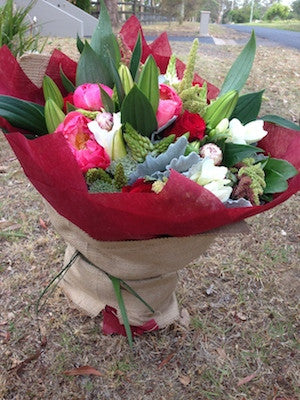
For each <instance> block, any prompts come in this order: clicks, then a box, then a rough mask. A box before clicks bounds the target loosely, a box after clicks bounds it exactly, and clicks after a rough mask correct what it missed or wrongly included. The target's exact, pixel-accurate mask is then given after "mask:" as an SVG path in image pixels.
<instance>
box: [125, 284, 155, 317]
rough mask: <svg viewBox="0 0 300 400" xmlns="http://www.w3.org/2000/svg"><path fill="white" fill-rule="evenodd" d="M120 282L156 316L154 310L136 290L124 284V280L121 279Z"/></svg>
mask: <svg viewBox="0 0 300 400" xmlns="http://www.w3.org/2000/svg"><path fill="white" fill-rule="evenodd" d="M120 282H121V284H122V286H124V288H125V289H127V290H128V292H129V293H131V294H132V295H133V296H135V297H136V298H137V299H139V300H140V301H141V302H142V303H143V304H144V305H145V306H146V307H147V308H148V309H149V310H150V311H151V312H152V313H153V314H154V312H155V311H154V310H153V308H152V307H151V306H150V305H149V304H148V303H147V302H146V301H145V300H144V299H143V298H142V297H141V296H140V295H139V294H138V293H137V292H136V291H135V290H134V289H132V287H131V286H129V285H128V284H127V283H126V282H124V281H123V279H120Z"/></svg>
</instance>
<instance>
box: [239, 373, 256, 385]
mask: <svg viewBox="0 0 300 400" xmlns="http://www.w3.org/2000/svg"><path fill="white" fill-rule="evenodd" d="M254 378H256V373H255V372H254V373H253V374H251V375H248V376H246V377H245V378H242V379H240V380H239V381H238V384H237V386H238V387H240V386H242V385H245V383H248V382H251V381H252V379H254Z"/></svg>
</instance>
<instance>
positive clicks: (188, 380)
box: [179, 375, 191, 386]
mask: <svg viewBox="0 0 300 400" xmlns="http://www.w3.org/2000/svg"><path fill="white" fill-rule="evenodd" d="M179 381H180V382H181V383H182V384H183V386H187V385H189V384H190V383H191V378H190V377H189V376H188V375H181V376H180V377H179Z"/></svg>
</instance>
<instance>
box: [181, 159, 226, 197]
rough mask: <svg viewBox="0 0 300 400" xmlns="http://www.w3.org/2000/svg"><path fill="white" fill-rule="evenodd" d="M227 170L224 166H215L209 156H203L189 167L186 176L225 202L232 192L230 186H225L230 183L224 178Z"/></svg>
mask: <svg viewBox="0 0 300 400" xmlns="http://www.w3.org/2000/svg"><path fill="white" fill-rule="evenodd" d="M227 172H228V169H227V168H226V167H217V166H215V165H214V161H213V160H212V159H211V158H204V159H203V160H201V161H199V162H198V163H197V164H195V165H193V166H192V167H191V168H190V170H189V171H188V174H187V176H188V177H189V178H190V179H191V180H192V181H194V182H196V183H198V184H199V185H201V186H204V187H205V189H207V190H209V191H210V192H211V193H213V194H214V195H215V196H216V197H218V199H220V200H221V201H222V202H225V201H227V200H228V199H229V197H230V195H231V192H232V188H231V187H230V186H226V185H228V184H229V183H230V180H229V179H226V178H225V177H226V174H227Z"/></svg>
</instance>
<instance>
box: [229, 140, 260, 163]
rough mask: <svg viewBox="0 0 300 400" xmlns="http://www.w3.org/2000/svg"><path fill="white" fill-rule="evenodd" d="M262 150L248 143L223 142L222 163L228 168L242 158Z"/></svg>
mask: <svg viewBox="0 0 300 400" xmlns="http://www.w3.org/2000/svg"><path fill="white" fill-rule="evenodd" d="M263 151H264V150H263V149H260V148H259V147H255V146H251V145H249V144H235V143H224V153H223V163H224V165H225V166H226V167H228V168H230V167H232V166H234V165H235V164H236V163H238V162H240V161H242V160H243V159H244V158H246V157H251V156H253V155H254V154H256V153H261V152H263Z"/></svg>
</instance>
